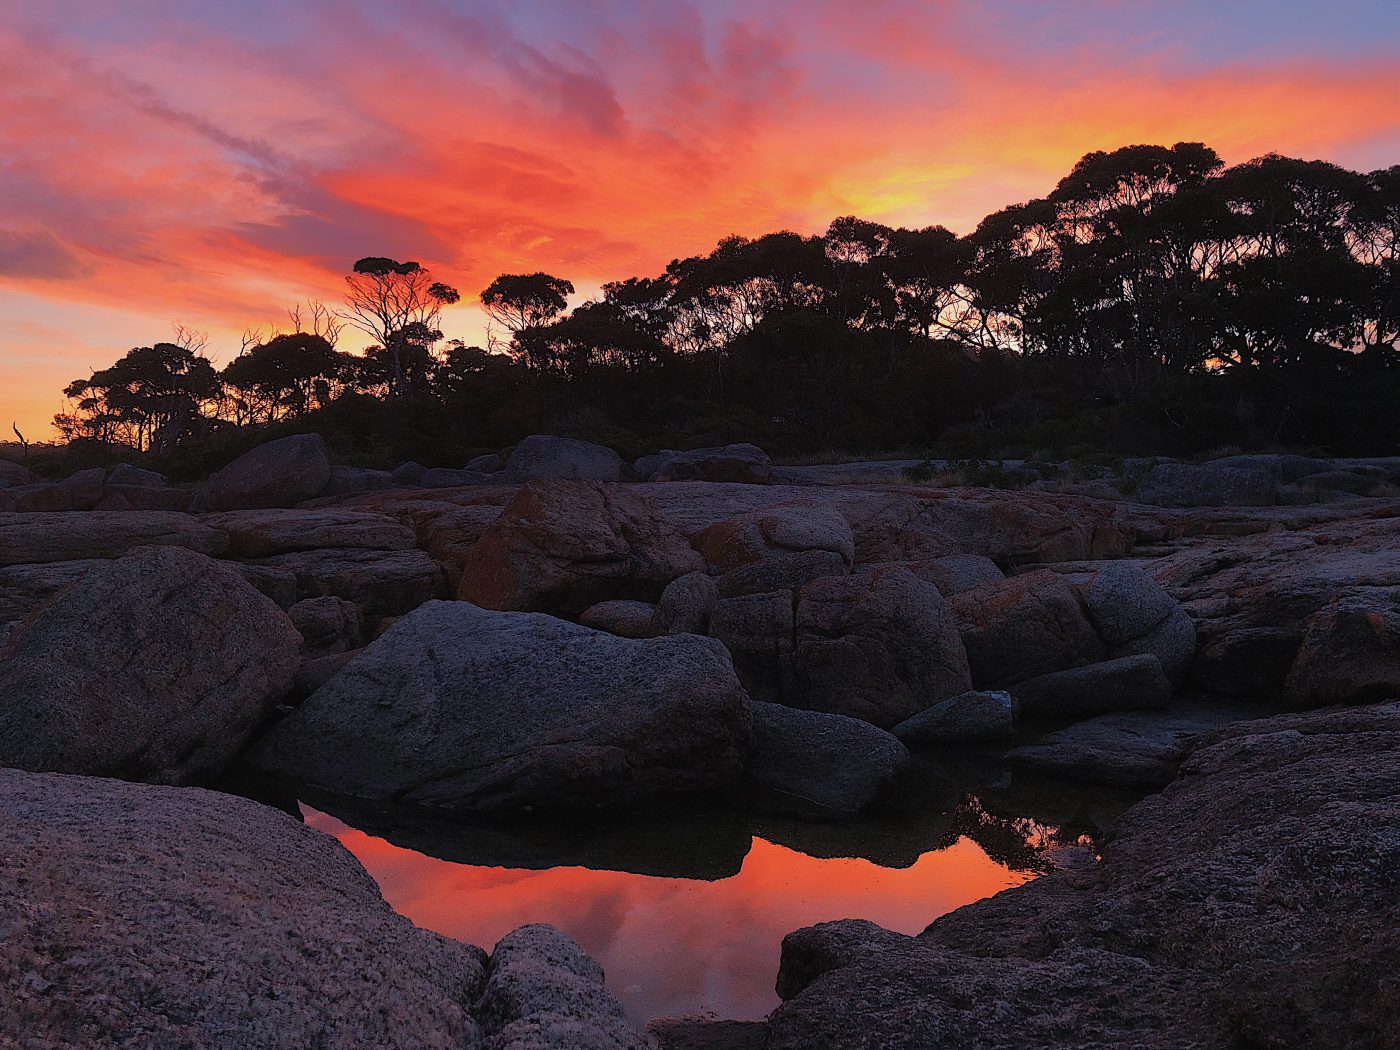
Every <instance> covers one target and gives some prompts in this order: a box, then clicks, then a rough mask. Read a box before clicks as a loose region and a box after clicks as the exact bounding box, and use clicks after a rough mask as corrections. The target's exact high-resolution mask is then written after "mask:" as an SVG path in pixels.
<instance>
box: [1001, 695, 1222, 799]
mask: <svg viewBox="0 0 1400 1050" xmlns="http://www.w3.org/2000/svg"><path fill="white" fill-rule="evenodd" d="M1239 716H1240V710H1239V708H1238V707H1233V706H1231V707H1226V708H1223V709H1214V710H1212V709H1210V708H1207V707H1197V708H1190V709H1187V710H1181V709H1178V710H1176V711H1131V712H1123V713H1120V714H1111V715H1103V716H1101V717H1098V718H1090V719H1087V720H1086V721H1083V722H1076V723H1075V724H1074V725H1071V726H1067V727H1065V728H1064V729H1060V730H1056V731H1055V732H1053V733H1048V734H1046V735H1045V736H1043V737H1041V738H1040V739H1039V740H1038V741H1036V742H1034V743H1031V744H1023V745H1022V746H1020V747H1016V748H1013V749H1012V750H1011V751H1009V752H1008V753H1007V756H1006V757H1007V759H1008V760H1009V761H1011V762H1013V763H1015V764H1017V765H1020V766H1024V767H1026V768H1028V769H1035V770H1038V771H1040V772H1043V773H1053V774H1055V775H1057V776H1063V777H1067V778H1070V779H1072V780H1088V781H1092V782H1093V783H1096V784H1111V785H1114V786H1121V787H1162V786H1163V785H1165V784H1169V783H1170V782H1171V781H1172V779H1173V778H1174V777H1175V776H1176V772H1177V768H1178V767H1179V766H1180V765H1181V761H1182V759H1184V758H1185V757H1186V754H1187V752H1188V751H1189V750H1190V748H1191V744H1192V742H1193V741H1195V740H1196V739H1198V738H1199V737H1201V736H1203V735H1204V734H1206V733H1208V732H1210V731H1211V730H1212V729H1215V728H1217V727H1218V726H1220V725H1223V724H1225V723H1227V722H1229V721H1231V720H1233V719H1235V718H1238V717H1239Z"/></svg>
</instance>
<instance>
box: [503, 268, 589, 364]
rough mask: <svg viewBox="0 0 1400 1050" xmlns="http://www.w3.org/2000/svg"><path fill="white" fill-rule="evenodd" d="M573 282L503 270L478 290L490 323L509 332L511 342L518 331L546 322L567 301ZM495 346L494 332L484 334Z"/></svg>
mask: <svg viewBox="0 0 1400 1050" xmlns="http://www.w3.org/2000/svg"><path fill="white" fill-rule="evenodd" d="M573 294H574V286H573V284H571V283H570V282H569V281H566V280H564V279H563V278H562V277H551V276H550V275H549V274H547V273H503V274H501V276H499V277H497V278H496V279H495V280H494V281H492V282H491V283H490V284H489V285H488V286H487V287H486V288H485V289H484V290H483V291H482V293H481V306H482V309H483V310H484V311H485V313H486V316H487V318H489V319H490V322H491V324H493V325H499V326H500V327H502V328H504V329H505V330H506V331H508V332H510V334H511V340H512V342H514V341H516V340H517V339H518V337H519V336H520V334H521V333H522V332H525V331H527V330H529V329H531V328H539V327H541V326H542V325H547V324H549V323H550V322H551V321H553V320H554V319H555V318H557V317H558V316H559V315H560V314H561V313H563V312H564V310H565V309H566V308H567V307H568V305H569V300H568V297H569V296H571V295H573ZM487 338H488V340H490V342H491V344H492V348H493V349H494V348H495V344H496V340H495V337H494V335H492V334H489V333H488V336H487Z"/></svg>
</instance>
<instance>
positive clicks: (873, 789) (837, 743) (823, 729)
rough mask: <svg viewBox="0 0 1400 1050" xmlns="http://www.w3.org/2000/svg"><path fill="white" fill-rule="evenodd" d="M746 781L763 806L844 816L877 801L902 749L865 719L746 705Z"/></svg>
mask: <svg viewBox="0 0 1400 1050" xmlns="http://www.w3.org/2000/svg"><path fill="white" fill-rule="evenodd" d="M753 724H754V747H753V754H752V755H751V756H750V758H749V765H748V779H749V780H750V781H751V782H752V783H753V784H754V785H755V786H756V787H758V788H759V789H760V791H759V793H758V800H759V801H760V802H761V803H762V804H763V805H764V806H765V807H766V808H768V809H774V810H777V811H778V812H791V813H794V814H797V815H800V816H817V817H826V818H831V817H851V816H855V815H856V814H857V813H859V812H860V811H861V810H863V809H865V808H866V807H867V806H869V805H871V803H873V802H875V801H876V800H878V799H879V798H880V797H881V796H882V795H883V794H884V793H885V792H886V791H887V790H889V787H890V785H891V784H892V783H893V782H894V778H895V777H896V776H898V775H899V773H900V771H901V770H903V769H904V767H905V766H906V765H907V764H908V762H909V752H908V751H906V750H905V749H904V745H903V744H901V743H900V742H899V741H898V740H896V739H895V738H894V737H893V736H891V735H890V734H889V733H886V732H884V731H883V730H881V729H876V728H875V727H874V726H872V725H870V724H869V723H867V722H862V721H860V720H859V719H855V718H847V717H845V716H844V715H831V714H826V713H824V712H821V711H799V710H797V709H795V708H791V707H784V706H782V705H781V704H766V703H755V704H754V705H753Z"/></svg>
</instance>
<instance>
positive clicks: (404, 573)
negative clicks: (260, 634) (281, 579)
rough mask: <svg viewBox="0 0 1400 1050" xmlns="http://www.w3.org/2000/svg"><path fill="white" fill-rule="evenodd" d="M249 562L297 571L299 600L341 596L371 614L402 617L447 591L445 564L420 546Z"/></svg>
mask: <svg viewBox="0 0 1400 1050" xmlns="http://www.w3.org/2000/svg"><path fill="white" fill-rule="evenodd" d="M250 564H252V565H256V566H259V567H262V568H268V569H277V570H281V571H284V572H290V573H292V574H293V575H295V576H296V580H297V595H298V597H299V598H321V597H325V596H327V595H329V596H331V597H335V598H343V599H345V600H346V601H348V602H353V603H354V604H356V605H358V606H359V607H360V608H361V610H363V611H364V612H365V614H366V615H370V616H401V615H402V614H404V613H406V612H410V611H411V610H413V609H416V608H418V606H420V605H422V604H423V603H424V602H426V601H428V600H430V599H432V598H435V597H437V595H438V594H439V593H440V592H441V591H442V589H443V576H442V568H441V567H440V566H439V565H438V563H437V562H435V561H433V559H432V558H431V557H429V556H428V555H427V554H425V553H424V552H423V551H419V550H405V551H369V550H355V549H346V548H342V549H338V550H337V549H332V550H314V551H294V552H292V553H290V554H278V555H275V556H274V557H271V558H263V559H260V560H258V561H256V562H252V563H250Z"/></svg>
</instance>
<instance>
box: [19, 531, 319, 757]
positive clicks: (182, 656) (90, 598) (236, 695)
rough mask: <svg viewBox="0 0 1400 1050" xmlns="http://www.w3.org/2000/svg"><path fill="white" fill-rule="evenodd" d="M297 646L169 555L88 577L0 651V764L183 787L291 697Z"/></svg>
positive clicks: (219, 573) (232, 591) (272, 610)
mask: <svg viewBox="0 0 1400 1050" xmlns="http://www.w3.org/2000/svg"><path fill="white" fill-rule="evenodd" d="M300 645H301V638H300V636H299V635H298V634H297V631H296V628H295V627H293V626H292V623H291V621H290V620H289V619H288V618H287V616H286V615H285V614H284V613H283V612H282V611H281V610H280V609H278V608H277V606H275V605H274V604H273V603H272V602H271V601H269V600H268V599H267V598H265V597H264V596H263V595H261V594H259V593H258V592H257V591H256V590H254V589H253V588H252V587H251V586H250V585H249V584H248V583H246V582H245V581H244V580H243V578H242V577H241V576H240V575H239V574H238V573H237V572H235V571H234V570H233V569H231V568H228V567H226V566H223V565H220V564H219V563H217V562H215V561H211V560H210V559H209V558H206V557H204V556H202V555H199V554H194V553H192V552H190V551H186V550H181V549H179V548H177V547H150V548H144V549H142V550H138V551H134V552H132V553H131V554H128V555H127V556H125V557H123V558H120V559H118V560H116V561H113V562H106V563H103V564H102V565H101V566H100V567H98V568H94V569H92V570H91V571H89V572H88V573H87V574H86V575H85V576H83V577H82V578H81V579H79V580H78V581H77V582H76V583H75V584H74V585H73V586H72V587H70V588H69V589H68V590H66V591H64V592H62V593H61V594H59V595H58V596H57V597H56V598H55V599H54V600H53V601H52V602H50V603H49V604H48V605H47V606H44V607H43V608H42V609H41V610H39V611H38V612H37V613H35V614H34V615H33V616H32V617H31V618H30V619H29V620H28V621H26V622H25V623H24V624H23V625H22V626H21V627H19V628H18V629H17V630H15V631H14V632H13V633H12V634H11V636H10V638H9V640H8V641H7V643H6V646H5V648H4V650H3V652H0V765H5V766H13V767H16V768H20V769H29V770H41V771H49V770H51V771H56V772H65V773H86V774H92V775H97V776H112V777H123V778H127V779H131V780H150V781H154V782H159V783H175V784H183V783H190V782H193V781H198V780H201V779H204V778H208V777H212V776H214V775H216V774H218V773H219V772H220V771H221V770H222V769H223V768H224V767H225V766H226V765H227V764H228V762H229V761H230V760H231V759H232V758H233V757H234V756H235V755H236V754H238V752H239V751H240V750H241V749H242V747H243V745H244V744H245V743H246V742H247V740H248V738H249V737H250V736H251V735H252V733H253V731H254V730H255V729H256V728H257V726H258V725H259V723H261V722H262V720H263V718H264V717H265V716H266V715H267V714H268V712H269V711H270V710H271V708H272V705H273V704H275V703H276V702H277V701H279V700H280V699H281V698H282V697H283V696H284V695H285V694H286V693H287V692H288V690H289V689H290V688H291V684H292V675H293V673H294V672H295V670H296V664H297V654H298V650H299V648H300Z"/></svg>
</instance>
